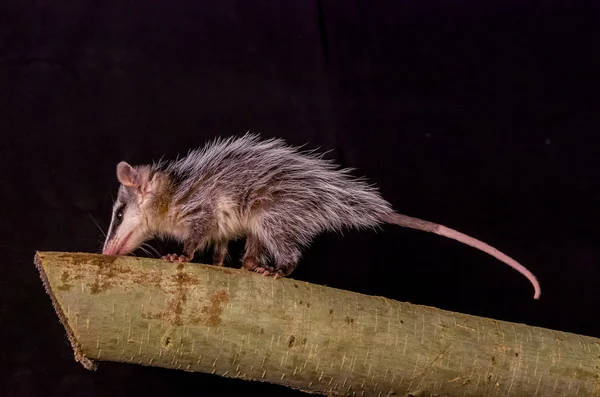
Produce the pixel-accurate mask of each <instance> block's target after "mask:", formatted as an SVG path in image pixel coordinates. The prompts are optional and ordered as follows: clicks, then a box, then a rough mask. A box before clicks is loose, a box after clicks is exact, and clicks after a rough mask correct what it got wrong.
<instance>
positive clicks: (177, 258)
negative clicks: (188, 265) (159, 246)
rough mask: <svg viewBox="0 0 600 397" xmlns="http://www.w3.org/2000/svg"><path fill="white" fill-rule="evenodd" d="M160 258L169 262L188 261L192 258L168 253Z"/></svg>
mask: <svg viewBox="0 0 600 397" xmlns="http://www.w3.org/2000/svg"><path fill="white" fill-rule="evenodd" d="M162 259H163V260H166V261H169V262H189V261H190V260H191V259H192V258H190V257H188V256H185V255H177V254H168V255H164V256H163V257H162Z"/></svg>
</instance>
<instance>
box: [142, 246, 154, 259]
mask: <svg viewBox="0 0 600 397" xmlns="http://www.w3.org/2000/svg"><path fill="white" fill-rule="evenodd" d="M140 250H141V251H142V252H144V254H146V255H148V256H149V257H151V258H153V256H152V253H151V252H150V251H148V250H147V249H146V248H144V247H140Z"/></svg>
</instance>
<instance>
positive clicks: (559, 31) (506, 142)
mask: <svg viewBox="0 0 600 397" xmlns="http://www.w3.org/2000/svg"><path fill="white" fill-rule="evenodd" d="M596 4H598V3H597V2H596ZM599 18H600V9H599V7H598V5H595V6H589V7H584V6H583V5H582V3H580V2H559V1H548V0H546V1H496V2H491V1H486V2H481V1H454V2H442V1H439V2H436V1H429V2H420V1H402V2H399V1H374V2H373V1H350V0H341V1H333V0H315V1H267V0H264V1H250V0H237V1H233V0H219V1H216V2H201V1H185V2H182V1H179V2H166V1H165V2H159V1H156V0H145V1H128V2H125V1H114V0H110V1H107V0H104V1H93V0H77V1H75V0H71V1H58V2H50V1H44V0H37V1H20V2H17V1H14V0H5V1H3V2H2V3H1V5H0V40H1V41H0V130H1V131H2V132H1V134H2V141H1V142H2V146H1V147H0V158H1V161H2V165H3V167H2V172H0V186H1V187H2V194H1V196H0V200H1V201H0V208H1V209H2V215H1V216H2V222H1V225H2V227H1V232H2V235H1V240H0V247H2V252H3V256H2V263H1V266H2V269H1V272H0V275H1V276H0V394H2V395H6V396H33V395H42V396H76V395H85V396H113V395H145V396H149V395H155V394H156V393H160V392H164V393H170V394H169V395H182V396H183V395H188V394H189V393H193V394H194V395H212V393H211V392H209V391H215V390H218V391H220V393H223V394H224V395H228V394H229V393H232V392H234V391H235V390H237V388H239V387H244V388H246V389H245V390H247V391H248V392H252V391H254V392H260V393H261V394H262V395H273V396H276V395H277V396H279V395H300V393H298V392H292V391H289V390H288V389H285V388H282V387H278V386H272V385H265V384H257V383H251V382H245V381H233V380H226V379H223V378H220V377H217V376H210V375H203V374H189V373H185V372H180V371H170V370H164V369H157V368H146V367H141V366H134V365H124V364H116V363H102V365H101V366H100V368H99V370H98V371H97V372H95V373H92V372H88V371H86V370H84V369H83V368H82V367H81V366H80V365H79V364H77V363H76V362H75V361H74V360H73V357H72V351H71V348H70V347H69V345H68V342H67V340H66V337H65V335H64V331H63V328H62V327H61V325H60V324H59V322H58V319H57V317H56V315H55V313H54V311H53V309H52V306H51V303H50V300H49V298H48V297H47V296H46V295H45V292H44V290H43V288H42V284H41V282H40V280H39V276H38V273H37V272H36V270H35V268H34V266H33V263H32V259H33V255H34V251H35V250H62V251H87V252H98V250H99V249H100V246H101V237H102V236H101V234H100V231H99V230H98V228H97V227H96V226H95V225H94V222H93V220H92V218H94V219H96V220H97V221H98V223H99V224H100V226H101V227H102V229H104V230H106V229H107V227H108V224H109V221H110V209H111V195H114V193H115V192H116V189H117V181H116V176H115V166H116V163H117V162H118V161H120V160H127V161H130V162H133V163H144V162H150V161H152V160H156V159H158V158H159V157H161V156H164V157H165V158H174V157H175V156H177V155H178V154H184V153H185V152H187V150H188V149H190V148H193V147H196V146H199V145H202V144H203V143H204V142H206V141H207V140H208V139H211V138H214V137H216V136H219V135H222V136H227V135H233V134H242V133H244V132H245V131H247V130H252V131H255V132H259V133H261V134H262V135H263V136H265V137H271V136H278V137H282V138H284V139H286V140H288V142H290V143H292V144H305V143H306V144H308V145H307V146H308V147H309V148H317V147H321V148H322V149H323V150H332V151H331V152H330V154H329V155H328V156H329V158H334V159H336V161H338V162H339V163H340V164H341V165H343V166H351V167H355V168H357V169H358V171H357V172H356V174H358V175H364V176H366V177H368V178H369V180H370V181H371V182H373V183H375V184H377V186H379V187H380V188H381V190H382V192H383V194H384V196H385V197H386V198H387V199H388V200H389V201H391V203H392V204H393V205H394V207H395V208H396V209H398V210H399V211H400V212H403V213H406V214H410V215H413V216H418V217H422V218H425V219H428V220H432V221H435V222H439V223H442V224H445V225H447V226H449V227H452V228H456V229H459V230H461V231H464V232H466V233H469V234H472V235H474V236H476V237H478V238H481V239H483V240H485V241H487V242H489V243H490V244H492V245H494V246H496V247H498V248H499V249H501V250H503V251H505V252H506V253H508V254H509V255H511V256H513V257H515V258H516V259H517V260H519V261H520V262H522V263H523V264H525V265H526V266H527V267H529V268H530V269H531V270H532V271H533V272H534V273H535V274H536V275H537V276H538V277H539V280H540V282H541V285H542V297H541V300H540V301H534V300H533V299H532V295H533V290H532V288H531V285H530V284H529V283H528V281H527V280H526V279H525V278H524V277H523V276H521V275H520V274H518V273H516V272H515V271H513V270H512V269H510V268H509V267H508V266H506V265H504V264H502V263H501V262H498V261H497V260H495V259H494V258H492V257H490V256H488V255H486V254H483V253H481V252H479V251H476V250H474V249H472V248H470V247H466V246H463V245H460V244H458V243H455V242H454V241H451V240H447V239H444V238H442V237H439V236H435V235H428V234H426V233H422V232H416V231H412V230H406V229H400V228H397V227H385V228H384V231H382V232H378V233H375V232H368V231H365V232H350V233H346V234H345V235H344V236H340V235H323V236H321V237H319V238H318V239H316V240H315V242H314V244H313V245H312V247H311V248H310V249H309V250H307V251H306V252H305V255H304V257H303V260H302V262H301V264H300V266H299V267H298V268H297V270H296V272H295V273H294V274H293V278H297V279H301V280H305V281H309V282H313V283H320V284H327V285H329V286H333V287H338V288H343V289H348V290H352V291H356V292H361V293H367V294H373V295H382V296H386V297H388V298H391V299H396V300H400V301H409V302H412V303H417V304H425V305H431V306H436V307H438V308H442V309H448V310H454V311H460V312H464V313H469V314H475V315H480V316H487V317H493V318H497V319H502V320H509V321H515V322H524V323H527V324H530V325H537V326H542V327H548V328H553V329H557V330H562V331H571V332H575V333H581V334H586V335H591V336H600V322H598V319H597V316H596V308H597V307H598V306H599V305H600V298H599V297H598V296H599V294H598V292H597V291H598V284H599V282H600V281H599V274H600V272H599V271H598V269H597V268H598V265H600V263H599V260H600V248H599V247H598V238H599V237H600V232H599V231H598V226H597V220H598V210H597V206H598V203H599V200H598V198H599V193H600V189H599V182H598V167H597V161H598V157H599V154H600V145H599V142H598V137H597V136H598V131H599V127H600V112H599V111H598V105H599V104H600V101H599V100H598V97H597V93H598V92H599V88H600V87H599V86H600V84H599V78H598V71H599V70H600V68H599V66H600V62H599V58H598V54H597V51H598V50H597V48H598V39H599V38H600V24H598V20H599ZM155 246H156V247H157V248H159V249H161V250H163V251H164V250H166V248H164V246H163V245H161V244H158V243H157V244H155ZM234 249H237V252H238V254H239V250H240V249H241V247H240V246H239V245H238V246H237V248H236V247H235V246H234ZM163 253H164V252H163ZM201 259H202V258H201V257H197V259H196V260H197V261H198V260H201ZM219 395H220V394H219Z"/></svg>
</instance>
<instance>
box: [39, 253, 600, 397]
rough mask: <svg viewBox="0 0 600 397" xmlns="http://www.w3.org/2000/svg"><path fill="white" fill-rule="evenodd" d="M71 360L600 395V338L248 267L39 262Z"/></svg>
mask: <svg viewBox="0 0 600 397" xmlns="http://www.w3.org/2000/svg"><path fill="white" fill-rule="evenodd" d="M35 263H36V266H37V267H38V270H39V272H40V275H41V278H42V280H43V283H44V286H45V288H46V291H47V292H48V294H49V296H50V297H51V300H52V303H53V305H54V308H55V309H56V312H57V314H58V317H59V319H60V321H61V323H62V324H63V326H64V327H65V330H66V332H67V337H68V338H69V340H70V342H71V345H72V346H73V350H74V352H75V359H76V360H77V361H78V362H80V363H81V364H82V365H83V366H84V367H86V368H88V369H95V368H96V365H97V362H98V361H116V362H124V363H132V364H141V365H150V366H156V367H164V368H176V369H181V370H185V371H194V372H204V373H210V374H215V375H220V376H225V377H232V378H243V379H247V380H257V381H264V382H270V383H275V384H280V385H285V386H288V387H291V388H295V389H300V390H303V391H306V392H309V393H319V394H329V395H356V396H375V397H382V396H389V395H398V396H460V397H463V396H503V397H507V396H532V397H533V396H540V397H545V396H598V395H600V379H599V376H600V371H599V369H600V340H599V339H596V338H591V337H586V336H580V335H575V334H570V333H564V332H558V331H552V330H548V329H543V328H536V327H530V326H526V325H522V324H515V323H509V322H504V321H497V320H492V319H488V318H482V317H475V316H470V315H466V314H459V313H452V312H448V311H443V310H438V309H435V308H430V307H424V306H417V305H412V304H408V303H402V302H396V301H392V300H389V299H385V298H382V297H375V296H367V295H362V294H358V293H354V292H348V291H343V290H338V289H334V288H329V287H324V286H319V285H314V284H309V283H305V282H301V281H297V280H293V279H290V278H283V279H277V280H273V279H272V278H266V277H263V276H261V275H258V274H254V273H251V272H248V271H246V270H241V269H230V268H223V267H216V266H209V265H201V264H195V263H186V264H177V263H169V262H165V261H162V260H156V259H145V258H136V257H113V256H103V255H95V254H80V253H57V252H38V253H37V254H36V256H35Z"/></svg>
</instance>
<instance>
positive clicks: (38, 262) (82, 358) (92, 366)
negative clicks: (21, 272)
mask: <svg viewBox="0 0 600 397" xmlns="http://www.w3.org/2000/svg"><path fill="white" fill-rule="evenodd" d="M33 263H34V264H35V267H36V268H37V270H38V272H39V273H40V278H41V279H42V283H43V284H44V289H45V290H46V293H47V294H48V296H50V300H51V301H52V306H53V307H54V310H55V311H56V315H57V316H58V319H59V320H60V323H61V324H62V326H63V327H64V329H65V331H66V333H67V338H68V339H69V343H70V344H71V347H72V348H73V354H74V356H75V361H77V362H79V363H80V364H81V365H83V367H84V368H85V369H87V370H90V371H95V370H96V368H97V367H98V365H97V364H96V362H94V361H92V360H90V359H89V358H88V357H86V355H85V354H84V353H83V351H82V350H81V346H80V345H79V343H78V342H77V339H76V338H75V335H74V334H73V330H72V329H71V327H70V326H69V322H68V320H67V317H66V316H65V314H64V312H63V310H62V308H61V307H60V304H59V303H58V301H57V300H56V297H55V296H54V293H53V292H52V287H51V286H50V283H49V282H48V276H47V275H46V272H45V271H44V266H43V265H42V258H41V256H40V253H39V252H38V251H36V252H35V257H34V259H33Z"/></svg>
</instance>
